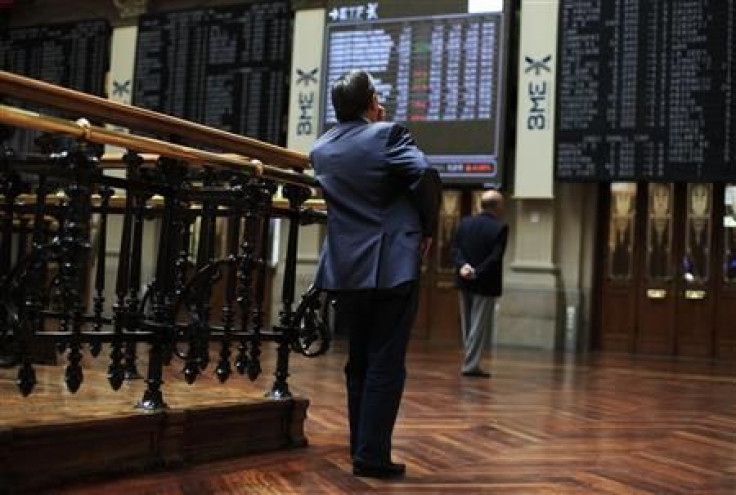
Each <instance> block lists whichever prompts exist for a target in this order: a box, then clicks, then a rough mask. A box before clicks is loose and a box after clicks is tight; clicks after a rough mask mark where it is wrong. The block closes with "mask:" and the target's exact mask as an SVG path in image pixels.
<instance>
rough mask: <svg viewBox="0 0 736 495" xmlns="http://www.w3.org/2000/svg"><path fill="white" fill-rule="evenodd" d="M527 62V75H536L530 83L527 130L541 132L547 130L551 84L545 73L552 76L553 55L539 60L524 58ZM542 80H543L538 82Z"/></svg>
mask: <svg viewBox="0 0 736 495" xmlns="http://www.w3.org/2000/svg"><path fill="white" fill-rule="evenodd" d="M524 59H525V60H526V70H525V71H524V73H525V74H529V73H530V72H533V73H534V76H533V77H534V80H531V81H529V86H528V89H527V96H528V97H529V104H530V108H529V114H528V115H527V119H526V128H527V129H529V130H530V131H541V130H545V129H547V126H548V122H547V120H548V119H547V110H548V109H547V102H548V101H549V100H548V95H549V91H548V88H549V86H550V85H549V84H548V82H549V81H548V80H547V77H543V76H545V73H548V74H551V73H552V69H551V68H550V62H551V61H552V55H547V56H546V57H542V58H540V59H538V60H535V59H534V58H532V57H529V56H526V57H524ZM539 78H541V79H542V80H537V79H539Z"/></svg>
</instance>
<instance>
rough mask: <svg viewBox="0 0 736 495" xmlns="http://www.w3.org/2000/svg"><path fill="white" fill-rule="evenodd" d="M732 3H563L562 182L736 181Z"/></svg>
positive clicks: (607, 0) (572, 0) (698, 0)
mask: <svg viewBox="0 0 736 495" xmlns="http://www.w3.org/2000/svg"><path fill="white" fill-rule="evenodd" d="M735 7H736V0H719V1H715V0H679V1H677V2H672V1H670V0H561V2H560V24H559V26H560V29H559V57H558V74H559V76H558V85H557V102H558V106H557V149H556V155H557V156H556V162H557V169H556V177H557V178H558V179H561V180H571V181H609V180H622V181H633V180H651V181H693V182H694V181H707V182H722V181H734V180H736V120H735V119H734V116H735V115H736V105H735V104H734V91H735V90H736V70H735V69H736V58H734V45H735V44H736V40H735V39H734V25H735V24H736V13H735Z"/></svg>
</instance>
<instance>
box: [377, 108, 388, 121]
mask: <svg viewBox="0 0 736 495" xmlns="http://www.w3.org/2000/svg"><path fill="white" fill-rule="evenodd" d="M384 120H386V108H384V106H383V105H380V104H379V105H378V115H377V117H376V121H377V122H382V121H384Z"/></svg>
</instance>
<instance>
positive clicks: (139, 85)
mask: <svg viewBox="0 0 736 495" xmlns="http://www.w3.org/2000/svg"><path fill="white" fill-rule="evenodd" d="M290 32H291V7H290V5H289V2H288V1H268V2H258V3H243V4H239V5H232V6H223V7H211V8H205V9H198V10H184V11H176V12H167V13H160V14H152V15H145V16H141V18H140V20H139V26H138V45H137V53H136V64H135V84H134V91H133V104H134V105H138V106H142V107H145V108H149V109H151V110H155V111H158V112H163V113H165V114H168V115H174V116H176V117H181V118H184V119H187V120H191V121H194V122H199V123H201V124H204V125H207V126H210V127H215V128H218V129H222V130H225V131H229V132H233V133H236V134H241V135H245V136H248V137H252V138H256V139H260V140H263V141H267V142H269V143H273V144H278V145H284V144H285V132H286V131H285V127H284V124H283V123H284V120H285V114H286V106H287V104H288V94H287V81H288V73H289V72H288V71H289V67H290V59H291V46H290V39H291V37H290Z"/></svg>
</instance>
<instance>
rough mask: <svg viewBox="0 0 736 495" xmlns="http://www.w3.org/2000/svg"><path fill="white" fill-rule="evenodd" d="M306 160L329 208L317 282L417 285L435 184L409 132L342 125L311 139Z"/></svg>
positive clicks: (389, 126) (352, 286) (347, 286)
mask: <svg viewBox="0 0 736 495" xmlns="http://www.w3.org/2000/svg"><path fill="white" fill-rule="evenodd" d="M311 160H312V165H313V166H314V170H315V173H316V177H317V180H318V181H319V183H320V186H321V187H322V189H323V192H324V196H325V202H326V204H327V238H326V239H325V243H324V245H323V248H322V255H321V257H320V262H319V267H318V269H317V277H316V280H315V285H316V286H317V287H319V288H322V289H327V290H356V289H375V288H379V289H381V288H391V287H395V286H397V285H399V284H401V283H403V282H407V281H410V280H416V279H417V278H418V276H419V262H420V252H419V245H420V242H421V239H422V237H423V236H431V235H432V232H433V231H434V224H435V222H436V218H437V210H438V206H439V199H440V195H441V183H440V180H439V176H438V174H437V171H436V170H434V169H433V168H431V167H430V166H429V164H428V163H427V160H426V158H425V157H424V154H423V153H422V152H421V151H420V150H419V148H417V146H416V144H415V143H414V140H413V139H412V137H411V134H410V133H409V131H408V130H406V129H405V128H404V127H402V126H400V125H398V124H393V123H388V122H377V123H368V122H367V121H364V120H358V121H350V122H343V123H340V124H339V125H337V126H335V127H333V128H332V129H330V130H329V131H327V132H326V133H325V134H324V135H322V137H320V138H319V139H318V140H317V142H316V143H315V144H314V147H313V148H312V152H311Z"/></svg>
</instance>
